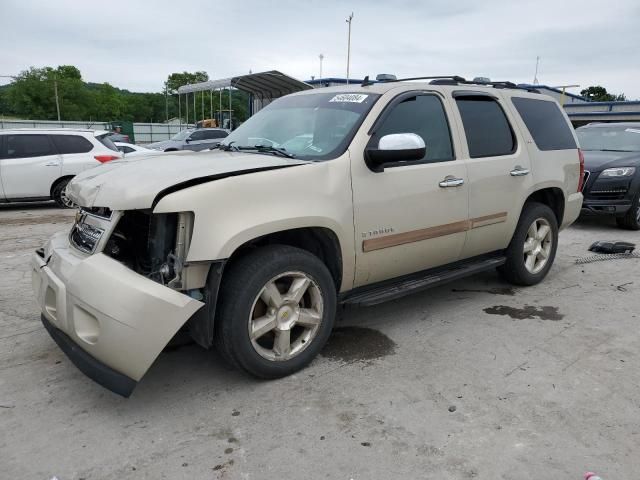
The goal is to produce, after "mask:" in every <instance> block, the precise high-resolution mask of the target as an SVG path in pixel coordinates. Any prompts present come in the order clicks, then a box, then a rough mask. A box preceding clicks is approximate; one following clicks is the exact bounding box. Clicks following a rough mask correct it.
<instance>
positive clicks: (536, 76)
mask: <svg viewBox="0 0 640 480" xmlns="http://www.w3.org/2000/svg"><path fill="white" fill-rule="evenodd" d="M538 65H540V57H536V73H534V74H533V84H534V85H538Z"/></svg>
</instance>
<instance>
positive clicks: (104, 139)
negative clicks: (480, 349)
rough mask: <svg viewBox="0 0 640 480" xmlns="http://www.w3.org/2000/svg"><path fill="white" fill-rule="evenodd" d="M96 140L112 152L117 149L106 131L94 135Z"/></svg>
mask: <svg viewBox="0 0 640 480" xmlns="http://www.w3.org/2000/svg"><path fill="white" fill-rule="evenodd" d="M96 140H98V141H99V142H100V143H101V144H102V145H104V146H105V147H107V148H108V149H109V150H113V151H114V152H117V151H118V147H116V145H115V144H114V143H113V142H112V141H111V139H110V138H109V134H108V133H106V134H104V135H100V136H99V137H96Z"/></svg>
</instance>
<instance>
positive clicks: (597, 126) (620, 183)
mask: <svg viewBox="0 0 640 480" xmlns="http://www.w3.org/2000/svg"><path fill="white" fill-rule="evenodd" d="M576 134H577V135H578V140H579V141H580V147H581V148H582V151H583V152H584V169H585V177H584V187H583V189H582V193H583V195H584V203H583V204H582V210H583V211H584V212H586V213H596V214H601V215H602V214H604V215H614V216H615V217H616V222H617V223H618V226H619V227H622V228H625V229H629V230H640V122H634V123H631V122H628V123H592V124H589V125H586V126H584V127H580V128H578V129H576Z"/></svg>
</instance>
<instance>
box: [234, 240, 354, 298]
mask: <svg viewBox="0 0 640 480" xmlns="http://www.w3.org/2000/svg"><path fill="white" fill-rule="evenodd" d="M266 245H288V246H290V247H296V248H300V249H302V250H306V251H307V252H309V253H311V254H313V255H315V256H316V257H318V258H319V259H320V260H321V261H322V262H323V263H324V264H325V265H326V267H327V269H328V270H329V272H330V273H331V277H332V278H333V281H334V283H335V286H336V290H337V291H339V290H340V286H341V285H342V273H343V263H342V250H341V245H340V240H339V239H338V235H336V233H335V232H334V231H333V230H331V229H330V228H327V227H299V228H292V229H287V230H280V231H275V232H271V233H267V234H264V235H261V236H259V237H256V238H254V239H251V240H248V241H246V242H244V243H243V244H242V245H239V246H238V247H237V248H236V249H235V250H234V251H233V253H232V254H231V256H230V257H229V259H228V260H227V265H230V264H232V263H233V262H234V261H235V260H237V259H238V258H241V257H242V256H244V255H246V254H247V253H248V252H250V251H253V250H254V249H256V248H260V247H262V246H266Z"/></svg>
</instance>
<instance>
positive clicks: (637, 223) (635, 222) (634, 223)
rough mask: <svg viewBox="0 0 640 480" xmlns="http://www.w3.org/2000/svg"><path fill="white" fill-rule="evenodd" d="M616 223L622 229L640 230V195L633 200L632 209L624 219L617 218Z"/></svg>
mask: <svg viewBox="0 0 640 480" xmlns="http://www.w3.org/2000/svg"><path fill="white" fill-rule="evenodd" d="M616 223H617V224H618V226H619V227H620V228H624V229H627V230H640V194H638V195H636V198H634V199H633V203H632V204H631V208H630V209H629V210H627V213H626V214H625V216H624V217H616Z"/></svg>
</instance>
